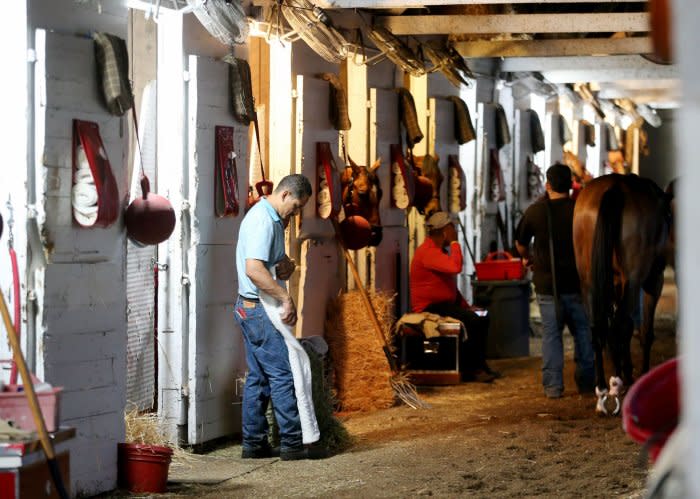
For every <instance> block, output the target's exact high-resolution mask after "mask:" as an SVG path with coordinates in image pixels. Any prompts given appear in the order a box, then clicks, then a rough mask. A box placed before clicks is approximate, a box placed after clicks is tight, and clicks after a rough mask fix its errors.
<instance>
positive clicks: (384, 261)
mask: <svg viewBox="0 0 700 499" xmlns="http://www.w3.org/2000/svg"><path fill="white" fill-rule="evenodd" d="M377 72H379V71H377ZM368 73H369V75H370V76H373V77H372V78H370V77H368V79H373V80H374V81H375V82H377V83H380V82H381V79H380V78H377V76H376V75H374V73H375V68H370V71H369V72H368ZM387 76H388V77H391V74H388V75H387ZM384 85H386V86H387V88H370V92H369V97H370V119H369V122H370V123H369V125H370V126H369V138H370V145H369V151H370V153H369V154H370V157H371V158H376V157H381V158H382V166H381V167H380V168H379V170H378V171H377V175H378V177H379V184H380V185H381V186H382V189H383V191H384V195H383V197H382V200H381V202H380V203H379V216H380V217H381V220H382V226H383V238H382V242H381V244H380V245H379V246H378V247H377V249H376V252H375V287H376V289H378V290H384V291H391V292H394V293H397V298H396V300H397V309H396V310H397V313H400V314H403V313H405V312H407V311H408V307H409V296H408V268H409V263H410V262H409V261H408V230H407V228H406V211H405V210H399V209H397V208H392V206H391V180H390V177H391V155H390V154H389V151H390V146H391V144H398V143H399V118H398V116H399V107H398V101H399V98H398V94H397V93H396V92H395V91H394V90H393V84H392V82H391V80H385V81H384ZM397 258H398V259H399V261H398V262H397Z"/></svg>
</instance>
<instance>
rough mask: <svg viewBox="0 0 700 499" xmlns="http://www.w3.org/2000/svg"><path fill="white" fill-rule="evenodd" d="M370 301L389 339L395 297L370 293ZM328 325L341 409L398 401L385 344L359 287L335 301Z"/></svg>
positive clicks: (374, 407) (371, 407) (384, 405)
mask: <svg viewBox="0 0 700 499" xmlns="http://www.w3.org/2000/svg"><path fill="white" fill-rule="evenodd" d="M370 301H371V302H372V305H373V307H374V310H375V311H376V314H377V319H379V324H380V325H381V326H382V330H383V331H384V332H385V335H386V336H385V337H386V338H387V341H389V336H388V334H389V331H391V326H392V324H393V322H394V317H393V314H392V312H393V310H394V297H393V296H392V295H390V294H388V293H382V292H379V293H370ZM325 329H326V341H327V342H328V347H329V349H330V355H331V359H332V363H333V368H334V374H335V386H336V390H337V398H338V402H339V405H340V407H339V408H340V410H342V411H372V410H378V409H386V408H387V407H391V406H392V405H394V404H395V402H396V398H395V394H394V391H393V389H392V387H391V384H390V382H389V381H390V378H391V376H392V373H391V369H390V368H389V363H388V361H387V358H386V356H385V355H384V350H383V347H384V344H383V342H382V341H381V340H380V339H379V338H378V337H377V334H376V332H375V330H374V326H373V323H372V320H371V318H370V317H369V315H368V313H367V311H366V309H365V305H364V302H363V301H362V295H361V294H360V292H359V291H350V292H347V293H344V294H341V295H340V296H338V297H337V298H336V299H335V300H333V301H331V303H330V304H329V306H328V310H327V315H326V326H325ZM389 343H390V341H389Z"/></svg>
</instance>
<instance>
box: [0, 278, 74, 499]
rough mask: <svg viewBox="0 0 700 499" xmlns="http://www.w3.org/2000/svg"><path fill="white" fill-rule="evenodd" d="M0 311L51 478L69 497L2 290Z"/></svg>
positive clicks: (58, 490)
mask: <svg viewBox="0 0 700 499" xmlns="http://www.w3.org/2000/svg"><path fill="white" fill-rule="evenodd" d="M0 312H2V320H3V322H4V323H5V329H6V330H7V336H8V338H9V340H10V346H11V347H12V357H13V360H14V362H15V365H16V366H17V369H18V370H19V374H20V376H21V377H22V383H23V384H24V393H25V394H26V395H27V401H28V402H29V408H30V410H31V411H32V416H33V417H34V424H35V425H36V430H37V433H38V434H39V441H40V442H41V446H42V447H43V449H44V454H46V462H47V463H48V465H49V471H50V472H51V478H52V479H53V483H54V485H55V486H56V491H57V492H58V495H59V497H61V499H68V492H67V491H66V487H65V485H64V484H63V477H62V476H61V470H60V469H59V467H58V461H57V460H56V453H55V452H54V449H53V444H52V443H51V439H50V438H49V433H48V431H47V430H46V423H45V422H44V416H43V414H41V409H40V408H39V400H38V399H37V396H36V392H35V391H34V385H33V383H32V379H31V377H30V375H29V369H28V368H27V363H26V361H25V360H24V356H23V355H22V349H21V348H20V345H19V339H18V338H17V333H16V332H15V327H14V326H13V325H12V319H10V312H9V311H8V310H7V304H6V303H5V295H4V294H3V293H2V292H0Z"/></svg>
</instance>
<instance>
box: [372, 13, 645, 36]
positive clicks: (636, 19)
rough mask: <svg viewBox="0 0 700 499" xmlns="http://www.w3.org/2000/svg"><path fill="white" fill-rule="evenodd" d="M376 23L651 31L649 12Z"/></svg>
mask: <svg viewBox="0 0 700 499" xmlns="http://www.w3.org/2000/svg"><path fill="white" fill-rule="evenodd" d="M376 23H377V24H379V25H381V26H384V27H385V28H387V29H388V30H389V31H391V32H392V33H393V34H395V35H441V34H442V35H444V34H489V33H611V32H613V33H614V32H618V31H625V32H632V33H638V32H647V31H649V14H647V13H646V12H632V13H621V14H620V13H614V14H506V15H487V16H467V15H432V16H384V17H377V18H376Z"/></svg>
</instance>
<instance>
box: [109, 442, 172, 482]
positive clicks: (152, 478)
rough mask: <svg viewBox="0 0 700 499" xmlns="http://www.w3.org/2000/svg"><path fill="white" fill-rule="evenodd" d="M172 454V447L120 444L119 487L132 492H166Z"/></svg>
mask: <svg viewBox="0 0 700 499" xmlns="http://www.w3.org/2000/svg"><path fill="white" fill-rule="evenodd" d="M172 455H173V450H172V449H171V448H170V447H161V446H158V445H141V444H119V446H118V456H117V457H118V461H117V463H118V464H117V470H118V479H119V487H120V488H122V489H126V490H128V491H130V492H165V491H166V485H167V482H168V468H169V466H170V460H171V457H172Z"/></svg>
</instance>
